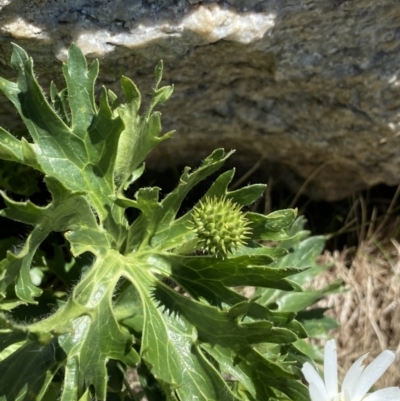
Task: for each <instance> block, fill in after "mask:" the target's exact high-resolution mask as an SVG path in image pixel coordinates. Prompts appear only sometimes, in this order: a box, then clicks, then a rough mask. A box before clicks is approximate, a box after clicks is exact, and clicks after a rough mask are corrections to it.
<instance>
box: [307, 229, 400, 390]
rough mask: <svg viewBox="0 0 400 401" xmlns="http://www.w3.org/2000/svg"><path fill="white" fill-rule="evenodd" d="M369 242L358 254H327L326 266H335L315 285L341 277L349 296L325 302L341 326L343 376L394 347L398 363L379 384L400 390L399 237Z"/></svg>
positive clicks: (331, 297)
mask: <svg viewBox="0 0 400 401" xmlns="http://www.w3.org/2000/svg"><path fill="white" fill-rule="evenodd" d="M374 238H376V237H373V238H372V239H369V240H363V241H362V242H361V243H360V244H359V246H358V248H357V250H356V251H355V253H354V251H352V250H350V249H347V250H344V251H342V252H338V251H335V252H333V253H330V252H325V253H324V254H323V255H322V256H321V258H320V262H322V263H324V264H325V263H326V264H330V265H332V267H331V268H330V269H329V270H328V271H326V272H325V273H324V274H322V275H321V276H319V277H318V278H317V279H316V280H315V282H314V285H315V286H318V287H320V286H322V285H324V284H326V283H329V282H332V281H334V280H336V279H338V278H340V279H341V280H343V284H344V287H345V288H346V289H347V291H346V292H343V293H341V294H333V295H329V296H328V297H326V298H325V299H323V300H321V301H320V302H319V305H318V306H320V307H328V308H330V310H329V311H328V312H327V315H330V316H332V317H333V318H335V319H336V320H337V321H338V322H339V324H340V327H339V328H338V329H336V330H335V331H334V332H332V333H329V334H331V335H332V336H333V337H334V338H335V339H336V342H337V346H338V359H339V366H340V369H341V372H340V373H341V375H342V377H343V374H344V373H345V372H346V371H347V370H348V369H349V367H350V365H351V364H352V363H353V362H354V361H355V360H356V359H357V358H358V357H359V356H361V355H363V354H365V353H367V352H369V353H370V357H369V358H368V361H370V360H372V357H375V356H377V355H378V354H379V353H380V352H381V351H383V350H385V349H390V350H392V351H394V352H395V353H396V360H395V362H394V363H393V364H392V366H391V367H390V369H389V370H388V371H387V372H386V373H385V375H384V376H383V377H382V379H380V381H379V382H378V383H377V387H378V388H382V387H389V386H400V244H399V242H398V241H397V240H396V239H394V238H389V239H388V240H385V241H383V242H381V243H379V242H378V241H377V240H376V239H374Z"/></svg>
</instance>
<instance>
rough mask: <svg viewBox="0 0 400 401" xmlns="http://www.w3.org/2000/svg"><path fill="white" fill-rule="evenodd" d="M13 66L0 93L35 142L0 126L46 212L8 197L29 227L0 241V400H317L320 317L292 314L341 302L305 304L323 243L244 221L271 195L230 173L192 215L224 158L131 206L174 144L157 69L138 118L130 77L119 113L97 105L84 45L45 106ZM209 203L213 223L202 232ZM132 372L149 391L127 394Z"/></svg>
mask: <svg viewBox="0 0 400 401" xmlns="http://www.w3.org/2000/svg"><path fill="white" fill-rule="evenodd" d="M11 65H12V67H13V68H14V70H15V71H16V73H17V81H16V82H11V81H8V80H6V79H4V78H0V89H1V90H2V91H3V93H4V94H5V96H7V98H8V99H9V100H10V101H11V102H12V103H13V104H14V106H15V108H16V109H17V111H18V113H19V115H20V116H21V118H22V120H23V122H24V124H25V126H26V128H27V130H28V131H29V136H27V137H22V139H18V138H16V137H15V136H13V135H12V134H11V133H9V132H8V131H6V130H5V129H2V128H0V158H1V159H2V160H5V161H6V162H12V163H17V164H18V165H21V166H24V168H30V169H34V170H36V171H38V172H39V173H40V174H43V176H44V182H45V184H46V186H47V189H48V191H49V192H50V195H51V201H50V202H49V203H48V204H47V205H46V206H38V205H37V204H35V203H33V202H32V201H30V200H26V201H23V202H18V201H16V200H14V199H12V197H11V196H10V194H6V193H5V192H2V193H1V195H2V197H3V200H4V203H5V208H4V209H3V210H2V211H1V216H3V217H5V218H7V219H10V220H12V221H15V222H19V223H23V224H25V225H29V226H30V227H31V229H30V231H29V234H28V236H27V238H26V240H25V241H24V243H23V245H20V246H19V247H17V248H13V249H14V250H9V251H8V252H7V253H5V249H6V248H8V247H10V246H12V245H15V243H13V241H11V242H10V241H9V239H6V240H2V241H1V243H0V249H1V250H2V252H3V251H4V252H3V256H4V258H3V260H2V261H1V262H0V378H1V379H0V400H2V401H3V400H4V401H11V400H12V401H17V400H21V401H22V400H24V401H27V400H44V401H47V400H49V401H50V400H58V399H59V400H62V401H70V400H71V401H72V400H75V401H78V400H79V401H86V400H92V399H97V400H106V399H107V400H138V399H140V398H141V397H142V396H146V397H147V399H148V400H176V401H177V400H180V401H192V400H198V401H211V400H215V401H217V400H218V401H234V400H243V401H255V400H263V401H266V400H277V399H279V400H295V401H306V400H308V391H307V389H306V387H305V386H304V385H303V384H302V382H301V380H300V379H301V374H300V370H299V368H300V367H301V365H302V363H303V362H304V361H305V360H307V359H308V357H307V356H306V353H307V352H308V350H307V349H306V346H305V345H304V343H303V342H302V341H303V339H304V338H306V337H307V331H306V329H307V330H310V331H312V330H313V326H312V324H314V325H315V324H318V319H322V320H319V321H320V322H321V321H323V316H322V315H321V316H319V317H315V316H313V317H312V318H310V317H307V314H306V313H305V314H303V315H301V321H302V323H304V325H303V324H302V323H301V322H300V321H299V320H296V313H297V312H301V310H302V309H304V308H305V307H306V306H309V305H310V304H312V303H313V302H315V301H316V300H317V299H319V298H320V297H321V296H323V294H324V293H325V292H326V291H327V290H331V289H327V290H322V291H319V292H314V291H311V290H310V291H303V290H302V284H303V283H304V282H305V281H306V280H307V278H310V277H312V276H313V275H315V274H317V273H318V272H319V271H320V270H318V269H319V268H318V267H315V266H314V259H315V257H316V255H317V254H318V253H319V252H320V250H321V245H323V239H322V238H318V239H314V240H313V237H311V238H308V234H307V233H306V234H304V231H302V225H301V224H302V223H301V222H300V223H296V222H295V223H294V221H295V218H296V211H295V210H291V209H288V210H280V211H276V212H274V213H271V214H270V215H267V216H264V215H261V214H257V213H253V212H248V213H246V214H244V213H243V212H242V211H241V209H242V208H244V207H247V206H249V205H251V204H252V203H253V202H254V201H256V200H257V198H259V197H260V196H261V195H262V193H263V191H264V189H265V186H264V185H250V186H247V187H245V188H242V189H239V190H236V191H229V190H228V185H229V183H230V182H231V180H232V178H233V175H234V171H233V170H230V171H227V172H225V173H223V174H221V175H220V176H219V177H218V178H217V179H216V180H215V182H214V183H213V184H212V185H211V186H210V187H209V189H208V190H207V192H206V193H205V194H204V196H203V197H202V198H201V199H200V200H199V201H198V203H197V204H196V205H195V207H194V208H193V209H192V210H189V211H187V212H186V213H183V214H182V213H181V212H180V209H181V204H182V201H183V200H184V199H185V197H186V196H187V194H188V193H189V191H191V190H192V189H193V188H194V187H195V186H196V185H197V184H198V183H199V182H200V181H202V180H204V179H206V178H207V177H208V176H210V175H211V174H213V173H214V172H216V171H217V170H218V169H219V168H220V167H221V166H222V165H223V164H224V162H225V161H226V159H227V158H228V157H229V156H230V155H231V153H232V152H229V153H226V152H225V151H224V150H223V149H217V150H215V151H214V152H213V153H212V154H211V155H210V156H208V157H207V158H206V159H205V160H204V161H203V163H202V164H201V166H200V167H199V168H198V169H197V170H195V171H191V170H190V169H189V168H186V169H185V170H184V172H183V174H182V176H181V178H180V181H179V184H178V186H177V187H176V188H175V190H173V191H172V192H171V193H169V194H168V195H166V196H165V197H164V198H162V199H160V194H159V191H160V189H159V188H157V187H144V188H140V189H139V190H138V191H137V192H136V194H135V196H134V198H133V199H130V198H128V197H127V196H126V194H125V191H126V190H127V189H128V188H129V187H130V185H131V184H133V183H134V182H135V181H137V180H138V178H139V177H140V176H141V175H142V174H143V172H144V163H143V160H144V159H145V157H146V156H147V155H148V153H149V152H150V151H151V150H152V149H153V148H154V147H155V146H156V145H157V144H159V143H160V142H161V141H163V140H165V139H167V138H169V137H170V136H171V133H168V134H166V135H163V136H161V137H160V132H161V119H160V117H161V115H160V113H159V112H157V111H155V108H156V107H158V106H160V105H161V104H163V103H164V102H165V101H166V100H167V99H168V98H169V97H170V96H171V94H172V90H173V88H172V87H171V86H165V87H159V85H160V82H161V75H162V64H161V63H160V64H158V65H157V67H156V73H155V75H156V82H155V86H154V93H153V97H152V100H151V101H150V104H149V105H147V106H146V108H145V109H146V112H144V113H141V111H140V110H141V109H142V100H141V94H140V92H139V91H138V89H137V87H136V86H135V84H134V83H133V82H132V81H131V80H130V79H129V78H126V77H122V78H121V88H122V92H123V97H124V99H123V100H121V99H120V98H119V97H118V96H117V95H116V94H115V93H113V92H112V91H110V90H107V89H105V88H103V89H102V91H101V94H100V99H99V102H96V100H95V95H94V88H95V80H96V78H97V75H98V69H99V66H98V62H97V61H95V62H94V63H93V64H91V66H89V67H88V66H87V63H86V60H85V57H84V56H83V54H82V52H81V51H80V49H79V48H78V47H77V46H75V45H73V46H71V48H70V50H69V55H68V61H67V63H66V64H64V65H63V74H64V77H65V81H66V88H65V89H62V90H58V88H57V87H56V86H55V85H54V84H52V85H51V88H50V96H49V99H47V97H46V96H45V94H44V92H43V90H42V89H41V88H40V86H39V84H38V82H37V80H36V78H35V75H34V72H33V62H32V59H30V58H29V57H28V55H27V54H26V53H25V51H24V50H23V49H21V48H20V47H18V46H16V45H14V46H13V53H12V58H11ZM22 171H23V170H22ZM31 191H32V189H29V190H28V191H27V193H22V194H25V195H27V196H29V194H30V193H31ZM211 204H212V208H211V209H213V210H217V211H218V212H217V213H216V214H215V215H214V216H213V219H214V220H215V219H216V220H218V221H217V224H216V226H215V227H214V228H213V229H211V228H210V229H209V227H207V228H206V229H203V228H202V227H206V226H205V225H204V223H203V219H204V218H205V219H207V214H208V213H212V210H211V209H210V210H209V209H207V208H208V207H209V206H208V205H211ZM128 208H133V209H135V210H136V211H137V213H136V216H137V217H136V218H135V219H133V221H131V220H130V219H128V218H127V214H126V209H128ZM226 210H228V213H227V214H226V215H224V216H221V215H220V212H221V213H222V211H226ZM297 221H299V220H297ZM211 223H213V222H211ZM220 223H221V224H220ZM293 223H294V224H295V225H293ZM202 224H203V226H202ZM296 224H297V226H296ZM299 224H300V225H299ZM220 226H221V227H220ZM293 227H295V229H294V228H293ZM215 230H216V231H215ZM223 230H226V231H223ZM54 233H61V234H62V235H63V236H64V238H65V243H64V244H63V243H60V242H59V241H58V240H57V241H56V240H54V241H53V242H52V239H54V238H58V237H57V236H56V235H55V234H54ZM214 234H215V237H214ZM228 234H229V235H231V234H232V236H229V235H228ZM46 241H50V242H51V244H52V246H51V249H50V250H49V247H48V246H47V247H44V246H43V244H45V242H46ZM271 244H274V245H271ZM279 244H281V245H279ZM199 250H200V251H201V252H198V251H199ZM221 256H223V257H221ZM310 266H311V269H309V267H310ZM313 269H314V270H313ZM315 269H317V270H315ZM241 286H255V287H257V290H256V296H255V297H252V298H247V297H246V296H245V295H243V294H242V292H241V291H240V288H238V287H241ZM299 305H301V306H299ZM299 316H300V314H299ZM313 321H314V323H312V322H313ZM325 323H326V322H325ZM305 327H306V329H305ZM303 351H304V352H303ZM133 369H135V371H136V373H135V374H136V375H137V377H138V378H139V381H140V383H141V388H142V390H141V393H135V392H134V391H133V390H132V389H131V388H130V385H129V380H128V373H129V372H131V371H132V370H133Z"/></svg>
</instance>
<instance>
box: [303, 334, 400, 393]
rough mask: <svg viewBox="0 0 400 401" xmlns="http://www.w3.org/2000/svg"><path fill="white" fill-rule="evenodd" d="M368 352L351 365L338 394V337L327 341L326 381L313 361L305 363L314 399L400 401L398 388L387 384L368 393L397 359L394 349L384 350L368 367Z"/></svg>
mask: <svg viewBox="0 0 400 401" xmlns="http://www.w3.org/2000/svg"><path fill="white" fill-rule="evenodd" d="M367 355H368V354H366V355H364V356H362V357H361V358H358V359H357V360H356V361H355V362H354V363H353V365H352V366H351V367H350V369H349V371H348V372H347V374H346V376H345V377H344V380H343V384H342V391H341V392H340V393H339V389H338V374H337V355H336V343H335V340H330V341H328V342H327V343H326V345H325V351H324V380H322V379H321V377H320V376H319V374H318V372H317V371H316V370H315V369H314V368H313V367H312V366H311V364H310V363H308V362H306V363H305V364H304V365H303V368H302V372H303V374H304V377H305V378H306V380H307V382H308V384H309V391H310V398H311V401H400V388H399V387H388V388H384V389H382V390H378V391H375V392H374V393H371V394H368V395H367V392H368V390H369V389H370V388H371V387H372V386H373V385H374V383H375V382H376V381H377V380H378V379H379V378H380V377H381V376H382V375H383V373H384V372H385V371H386V369H387V368H388V367H389V366H390V365H391V364H392V362H393V361H394V358H395V355H394V353H393V352H391V351H383V352H382V353H381V354H380V355H379V356H378V357H376V358H375V359H374V360H373V361H372V362H371V363H370V364H369V365H368V366H367V367H365V366H363V365H362V363H363V361H364V359H365V358H366V357H367Z"/></svg>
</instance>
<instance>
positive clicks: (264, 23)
mask: <svg viewBox="0 0 400 401" xmlns="http://www.w3.org/2000/svg"><path fill="white" fill-rule="evenodd" d="M10 42H16V43H17V44H19V45H20V46H22V47H24V48H25V50H26V51H27V52H28V53H29V54H30V55H31V56H32V57H33V59H34V60H35V68H36V73H37V75H38V76H39V78H40V81H41V83H42V84H43V85H44V87H45V88H48V85H49V81H50V80H51V79H54V80H55V81H56V82H59V81H60V61H64V60H65V57H66V52H67V49H68V46H69V45H70V43H71V42H76V43H78V44H79V45H80V47H81V48H82V49H83V51H84V52H85V54H86V55H87V57H88V58H94V57H97V58H99V59H100V63H101V64H100V67H101V70H100V79H99V83H102V84H106V85H107V86H109V87H111V88H112V89H113V90H116V88H118V79H119V77H120V76H121V75H122V74H125V75H127V76H129V77H131V78H133V79H134V80H135V82H136V83H137V84H138V86H139V87H140V88H141V90H142V92H144V93H146V92H147V93H148V92H149V88H151V85H152V83H151V82H152V81H151V76H152V73H153V69H154V66H155V65H156V63H157V62H158V61H159V60H160V59H163V60H164V65H165V74H164V82H166V83H174V84H175V93H174V95H173V97H172V99H171V100H170V101H169V102H168V103H167V105H166V106H165V107H164V108H163V109H162V112H163V123H164V128H165V129H166V130H169V129H175V130H176V131H177V134H176V136H175V138H174V139H172V140H170V141H167V142H164V144H163V146H161V147H160V148H159V149H158V150H157V151H156V152H155V153H154V154H153V156H152V157H151V158H150V160H149V164H150V166H157V168H164V167H166V166H168V164H169V163H173V164H175V165H181V164H191V165H193V164H195V162H198V161H199V160H200V159H201V158H203V157H204V156H206V155H207V153H208V152H210V151H211V150H212V149H214V148H215V147H224V148H226V149H230V148H235V149H237V153H236V156H235V159H234V164H236V165H238V164H240V165H242V166H248V167H250V166H252V165H254V164H255V163H256V162H257V161H259V160H261V162H260V166H261V167H260V168H261V169H262V171H263V172H264V173H265V177H268V175H269V174H273V175H275V176H277V177H279V178H280V179H283V180H284V182H286V184H287V185H289V186H290V187H291V188H292V189H293V190H295V191H296V190H298V189H299V188H300V187H302V186H303V189H304V190H305V191H306V192H307V193H308V194H309V195H310V196H312V197H313V198H315V199H326V200H337V199H341V198H343V197H345V196H348V195H349V194H351V193H353V192H354V191H356V190H359V189H363V188H367V187H370V186H372V185H374V184H377V183H386V184H388V185H395V184H399V183H400V95H399V85H400V80H399V72H400V67H399V66H400V52H399V49H400V3H399V4H397V3H396V2H393V1H392V0H359V1H347V0H319V1H312V0H266V1H257V0H227V1H217V2H210V1H198V0H147V1H144V0H143V1H139V0H136V1H133V0H113V1H107V0H86V1H81V0H36V1H30V2H26V0H0V74H1V75H2V76H6V77H8V78H10V77H13V76H14V73H13V71H12V70H11V68H10V67H9V58H10V54H11V45H10ZM0 122H1V125H2V126H4V127H6V128H8V129H11V130H13V131H17V130H18V129H20V128H21V125H20V122H19V120H18V119H17V117H16V113H15V111H14V110H13V109H12V107H11V106H10V104H9V103H8V102H7V101H6V100H5V98H4V97H3V96H2V97H1V103H0Z"/></svg>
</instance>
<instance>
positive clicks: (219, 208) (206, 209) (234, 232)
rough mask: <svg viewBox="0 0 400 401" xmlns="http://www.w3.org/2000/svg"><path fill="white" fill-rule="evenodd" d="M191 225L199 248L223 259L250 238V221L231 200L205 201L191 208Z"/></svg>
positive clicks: (214, 199)
mask: <svg viewBox="0 0 400 401" xmlns="http://www.w3.org/2000/svg"><path fill="white" fill-rule="evenodd" d="M192 218H193V220H192V223H193V226H194V230H195V232H196V234H197V238H198V241H199V242H198V244H199V246H200V247H201V248H202V249H203V250H205V251H206V252H208V253H211V254H214V255H216V256H219V257H222V258H224V257H225V256H226V255H227V254H228V253H231V252H232V251H233V250H235V249H237V248H238V247H239V246H241V245H244V244H245V243H246V241H247V240H248V239H249V238H250V235H251V229H250V227H249V224H250V222H249V221H248V220H247V218H246V214H245V213H243V212H242V211H241V210H240V205H238V204H236V203H233V202H232V200H231V199H227V198H226V197H222V198H217V197H213V198H208V197H206V198H205V200H204V201H202V202H200V203H199V205H198V206H196V207H195V208H194V209H193V215H192Z"/></svg>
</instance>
